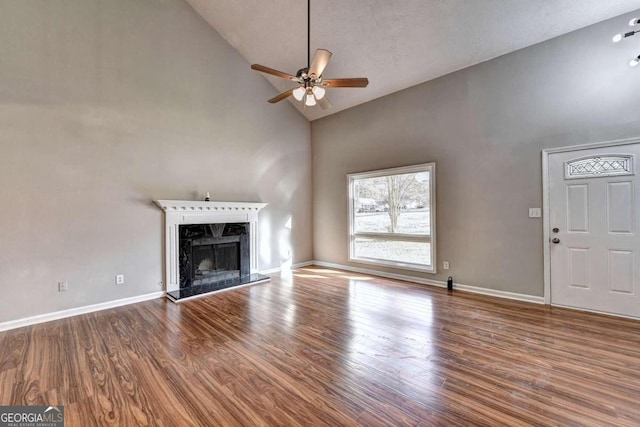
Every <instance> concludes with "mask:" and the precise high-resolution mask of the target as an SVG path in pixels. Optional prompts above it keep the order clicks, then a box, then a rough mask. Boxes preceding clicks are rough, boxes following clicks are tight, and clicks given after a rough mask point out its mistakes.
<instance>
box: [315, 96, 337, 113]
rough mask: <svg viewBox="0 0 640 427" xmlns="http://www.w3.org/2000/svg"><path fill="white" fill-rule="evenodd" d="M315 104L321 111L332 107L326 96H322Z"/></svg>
mask: <svg viewBox="0 0 640 427" xmlns="http://www.w3.org/2000/svg"><path fill="white" fill-rule="evenodd" d="M317 102H318V105H319V106H320V108H322V109H323V110H328V109H329V108H331V107H333V104H332V103H331V102H329V100H328V99H327V97H326V96H323V97H322V99H318V100H317Z"/></svg>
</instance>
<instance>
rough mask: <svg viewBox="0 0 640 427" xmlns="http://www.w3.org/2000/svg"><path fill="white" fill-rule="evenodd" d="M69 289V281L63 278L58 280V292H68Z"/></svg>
mask: <svg viewBox="0 0 640 427" xmlns="http://www.w3.org/2000/svg"><path fill="white" fill-rule="evenodd" d="M68 290H69V282H67V281H66V280H63V281H62V282H58V292H67V291H68Z"/></svg>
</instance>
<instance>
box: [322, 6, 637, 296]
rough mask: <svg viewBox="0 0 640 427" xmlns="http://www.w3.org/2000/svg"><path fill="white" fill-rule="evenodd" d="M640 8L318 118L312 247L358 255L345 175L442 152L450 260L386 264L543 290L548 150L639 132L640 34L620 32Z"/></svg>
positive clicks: (440, 201) (341, 258)
mask: <svg viewBox="0 0 640 427" xmlns="http://www.w3.org/2000/svg"><path fill="white" fill-rule="evenodd" d="M639 13H640V11H638V12H636V13H634V14H630V15H625V16H622V17H619V18H616V19H613V20H610V21H606V22H603V23H600V24H597V25H594V26H591V27H588V28H585V29H582V30H579V31H577V32H574V33H571V34H568V35H565V36H562V37H559V38H556V39H553V40H550V41H548V42H545V43H542V44H539V45H535V46H532V47H529V48H526V49H523V50H521V51H518V52H515V53H512V54H509V55H505V56H502V57H499V58H497V59H494V60H491V61H488V62H485V63H482V64H479V65H476V66H473V67H470V68H467V69H465V70H462V71H459V72H456V73H453V74H450V75H447V76H444V77H442V78H439V79H437V80H434V81H431V82H428V83H424V84H421V85H418V86H415V87H412V88H410V89H407V90H404V91H401V92H397V93H395V94H391V95H389V96H385V97H383V98H379V99H377V100H374V101H372V102H369V103H367V104H364V105H361V106H358V107H355V108H352V109H350V110H346V111H344V112H340V113H338V114H336V115H333V116H330V117H327V118H324V119H321V120H317V121H314V122H312V127H311V138H312V153H313V206H314V211H313V215H314V217H313V218H314V258H315V259H316V260H320V261H325V262H333V263H339V264H349V263H348V262H347V256H348V246H347V245H348V238H347V234H348V222H347V179H346V174H348V173H352V172H360V171H368V170H375V169H381V168H390V167H396V166H404V165H411V164H418V163H424V162H431V161H435V162H436V164H437V190H436V191H437V239H438V244H437V246H438V248H437V250H438V264H439V267H441V266H442V261H445V260H446V261H449V262H450V263H451V270H450V271H448V272H447V271H443V270H442V269H441V268H439V272H438V274H437V275H435V276H434V275H429V274H422V275H420V274H419V273H411V272H404V271H398V270H393V269H383V270H385V271H391V272H396V273H398V272H399V273H405V274H407V275H418V276H422V277H425V278H428V279H435V280H445V279H446V276H447V275H448V274H452V275H453V276H454V278H455V281H456V282H459V283H463V284H467V285H472V286H479V287H484V288H491V289H495V290H502V291H510V292H517V293H522V294H529V295H536V296H541V295H542V294H543V256H542V248H543V246H542V245H543V241H542V221H541V220H540V219H529V218H528V216H527V215H528V208H529V207H541V206H542V184H541V160H540V153H541V150H542V149H544V148H550V147H560V146H569V145H575V144H584V143H590V142H599V141H606V140H613V139H621V138H629V137H637V136H640V97H639V96H638V92H639V90H640V69H638V68H636V69H634V68H630V67H629V66H628V65H627V63H628V61H629V59H631V58H632V57H634V56H637V55H638V54H640V44H639V43H640V40H633V39H631V40H627V41H626V43H619V44H613V43H612V42H611V37H612V36H613V34H615V33H618V32H622V31H628V28H629V27H628V26H627V23H628V21H629V20H630V19H631V18H632V17H634V16H637V15H638V14H639ZM505 37H508V35H505ZM399 72H402V70H399ZM350 265H352V266H354V267H365V268H374V267H371V266H369V265H365V264H355V263H353V264H350Z"/></svg>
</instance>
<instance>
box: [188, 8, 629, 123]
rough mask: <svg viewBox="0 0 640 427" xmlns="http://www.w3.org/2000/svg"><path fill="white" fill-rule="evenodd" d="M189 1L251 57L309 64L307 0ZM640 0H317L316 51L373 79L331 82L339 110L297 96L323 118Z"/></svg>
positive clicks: (312, 115) (335, 71) (347, 71)
mask: <svg viewBox="0 0 640 427" xmlns="http://www.w3.org/2000/svg"><path fill="white" fill-rule="evenodd" d="M187 2H188V3H189V4H191V6H192V7H193V8H194V9H195V10H196V11H197V12H198V13H199V14H200V15H202V16H203V17H204V19H205V20H207V22H209V23H210V24H211V25H212V26H213V27H214V28H215V29H216V30H217V31H218V32H219V33H220V34H221V35H222V36H223V37H224V38H225V39H226V40H227V41H228V42H229V43H230V44H231V45H232V46H233V47H234V48H235V49H236V50H237V51H238V52H240V54H241V55H243V56H244V57H245V58H246V59H247V61H249V63H258V64H262V65H266V66H268V67H271V68H275V69H277V70H280V71H284V72H286V73H289V74H295V73H296V71H297V70H298V69H300V68H303V67H305V66H306V63H307V27H306V24H307V20H306V17H307V2H306V1H304V0H269V1H264V0H187ZM639 8H640V0H312V2H311V50H312V54H313V51H314V50H315V49H316V48H324V49H328V50H330V51H331V52H333V58H332V59H331V62H330V63H329V66H328V67H327V69H326V70H325V72H324V77H325V78H336V77H368V78H369V82H370V83H369V86H368V87H367V88H364V89H329V90H327V96H328V97H329V99H330V100H331V102H332V103H333V108H331V109H329V110H322V109H320V108H319V107H317V106H316V107H310V108H309V107H307V108H303V107H302V103H300V102H295V101H293V102H294V105H295V106H296V108H298V109H299V110H300V112H301V113H302V114H304V115H305V116H306V117H307V118H308V119H309V120H315V119H317V118H320V117H324V116H326V115H329V114H333V113H336V112H338V111H340V110H344V109H346V108H349V107H353V106H355V105H358V104H362V103H364V102H367V101H370V100H372V99H375V98H378V97H381V96H384V95H387V94H389V93H392V92H396V91H398V90H401V89H404V88H407V87H410V86H414V85H416V84H419V83H422V82H425V81H428V80H431V79H434V78H436V77H439V76H442V75H444V74H448V73H451V72H453V71H456V70H460V69H462V68H466V67H468V66H470V65H473V64H477V63H479V62H483V61H486V60H489V59H491V58H495V57H497V56H500V55H503V54H505V53H509V52H512V51H514V50H517V49H521V48H524V47H526V46H530V45H532V44H535V43H539V42H542V41H544V40H548V39H550V38H553V37H556V36H559V35H562V34H566V33H568V32H571V31H574V30H577V29H579V28H582V27H585V26H587V25H591V24H594V23H596V22H600V21H603V20H606V19H609V18H612V17H615V16H618V15H621V14H624V13H628V12H631V11H633V10H636V9H639ZM255 78H267V79H268V80H269V81H270V82H271V83H272V84H273V85H274V86H275V87H276V89H277V90H274V93H273V95H274V96H275V95H276V94H277V93H278V92H282V91H285V90H287V89H290V88H291V87H292V86H293V85H292V83H291V82H288V81H286V80H283V79H278V78H275V77H271V76H269V77H263V75H261V74H260V73H258V72H255ZM290 99H292V98H290ZM264 102H265V103H266V102H267V100H266V99H265V100H264ZM284 102H288V101H282V103H284ZM271 108H282V106H281V105H279V104H275V105H272V106H271Z"/></svg>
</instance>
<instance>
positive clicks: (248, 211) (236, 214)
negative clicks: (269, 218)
mask: <svg viewBox="0 0 640 427" xmlns="http://www.w3.org/2000/svg"><path fill="white" fill-rule="evenodd" d="M154 202H155V203H156V204H157V205H158V206H159V207H160V208H161V209H162V210H163V211H164V213H165V283H166V289H165V290H166V292H167V293H169V292H173V291H177V290H179V288H180V277H179V275H180V264H179V262H178V253H179V243H180V238H179V226H180V225H186V224H223V223H229V222H247V223H249V227H250V228H249V254H250V259H251V267H250V272H251V274H257V273H258V250H257V248H258V211H260V209H262V208H264V207H265V206H267V205H268V203H253V202H213V201H211V202H202V201H195V200H155V201H154Z"/></svg>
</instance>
